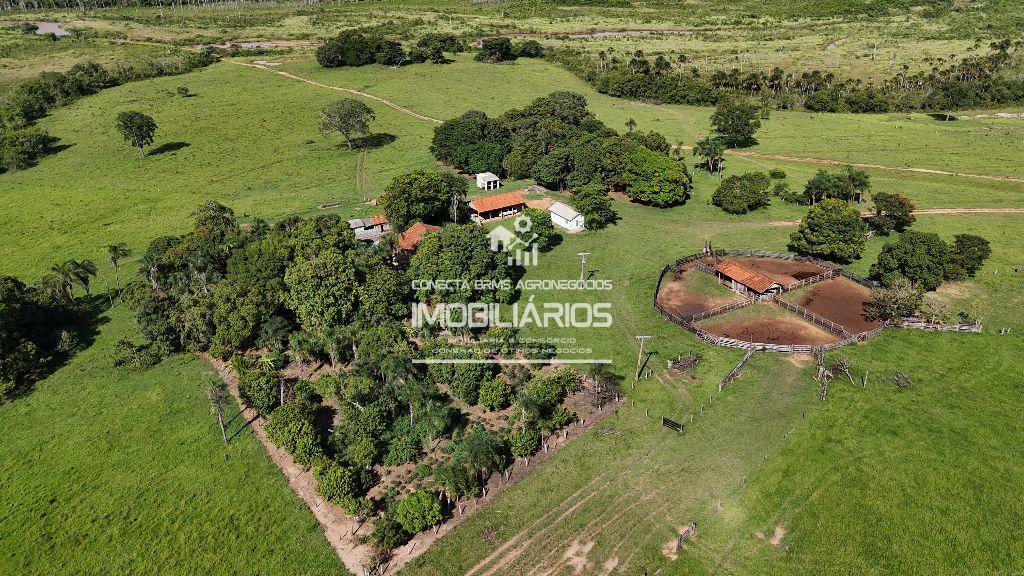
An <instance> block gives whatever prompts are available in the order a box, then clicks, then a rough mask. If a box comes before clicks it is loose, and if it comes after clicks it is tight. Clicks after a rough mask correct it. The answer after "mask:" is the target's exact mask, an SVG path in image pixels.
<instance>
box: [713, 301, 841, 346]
mask: <svg viewBox="0 0 1024 576" xmlns="http://www.w3.org/2000/svg"><path fill="white" fill-rule="evenodd" d="M747 308H754V306H748V307H747ZM772 308H775V310H776V312H774V313H768V314H763V315H760V316H756V315H752V314H750V313H749V312H745V310H746V309H741V310H739V311H738V312H742V314H734V313H726V314H723V315H721V316H715V317H713V318H710V319H709V320H707V321H704V322H698V323H697V325H698V326H699V327H700V328H702V329H704V330H707V331H708V332H710V333H712V334H714V335H715V336H722V337H724V338H735V339H736V340H744V341H746V342H759V343H763V344H805V345H808V346H818V345H821V344H832V343H834V342H838V341H839V340H840V337H839V336H838V335H836V334H833V333H831V332H827V331H825V330H823V329H821V328H818V327H817V326H815V325H814V324H811V323H810V322H806V321H804V320H803V319H801V318H799V317H797V316H793V315H791V314H789V313H788V312H785V311H783V310H780V309H778V308H776V307H775V306H772Z"/></svg>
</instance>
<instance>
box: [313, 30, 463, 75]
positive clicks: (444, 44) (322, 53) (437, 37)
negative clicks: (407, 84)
mask: <svg viewBox="0 0 1024 576" xmlns="http://www.w3.org/2000/svg"><path fill="white" fill-rule="evenodd" d="M466 50H467V46H466V43H465V41H463V40H460V39H459V38H458V37H457V36H455V35H454V34H448V33H430V34H425V35H424V36H422V37H421V38H420V39H419V40H418V41H417V42H416V45H415V46H413V47H411V48H409V50H406V49H405V48H404V47H403V46H402V44H401V43H399V42H396V41H394V40H389V39H387V38H385V37H384V36H381V35H378V34H370V33H368V34H364V33H363V32H360V31H359V30H345V31H344V32H341V33H340V34H338V35H337V36H335V37H334V38H331V39H329V40H328V41H327V42H325V43H324V44H323V45H322V46H321V47H320V48H317V51H316V60H317V62H319V63H320V65H321V66H323V67H325V68H337V67H342V66H366V65H368V64H380V65H381V66H403V65H406V64H419V63H423V62H433V63H434V64H445V63H448V62H450V60H448V58H447V57H446V56H445V53H446V52H451V53H459V52H464V51H466Z"/></svg>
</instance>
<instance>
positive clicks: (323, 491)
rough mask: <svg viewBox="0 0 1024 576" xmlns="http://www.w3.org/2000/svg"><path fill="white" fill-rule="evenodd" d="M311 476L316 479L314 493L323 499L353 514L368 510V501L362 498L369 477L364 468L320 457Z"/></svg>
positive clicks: (367, 485) (363, 512)
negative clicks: (344, 464) (343, 464)
mask: <svg viewBox="0 0 1024 576" xmlns="http://www.w3.org/2000/svg"><path fill="white" fill-rule="evenodd" d="M313 478H314V479H315V480H316V493H317V494H319V495H320V497H321V498H323V499H324V500H326V501H328V502H330V503H331V504H335V505H337V506H340V507H342V508H343V509H344V510H345V511H346V512H348V513H349V514H353V515H359V514H365V513H367V512H368V511H369V510H368V509H367V502H368V501H367V500H366V499H365V498H362V496H363V494H365V493H366V490H367V488H368V487H369V478H368V477H367V473H366V471H365V470H361V469H359V468H356V467H355V466H342V465H340V464H338V463H337V462H335V461H333V460H328V459H321V460H320V461H318V462H317V464H316V465H315V466H314V467H313Z"/></svg>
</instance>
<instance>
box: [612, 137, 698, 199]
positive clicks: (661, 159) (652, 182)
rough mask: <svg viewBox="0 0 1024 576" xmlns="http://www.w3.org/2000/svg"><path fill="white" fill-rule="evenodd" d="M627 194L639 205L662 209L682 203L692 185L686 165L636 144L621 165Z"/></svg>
mask: <svg viewBox="0 0 1024 576" xmlns="http://www.w3.org/2000/svg"><path fill="white" fill-rule="evenodd" d="M622 169H623V172H622V180H621V181H622V183H623V185H624V188H625V192H626V195H627V196H629V197H630V198H632V199H633V200H635V201H637V202H640V203H641V204H650V205H652V206H658V207H661V208H664V207H667V206H675V205H677V204H683V203H685V202H686V200H687V199H689V197H690V190H691V189H692V188H693V184H692V183H691V181H690V175H689V173H688V172H687V171H686V166H685V165H684V164H683V163H682V162H678V161H676V160H673V159H672V158H669V157H668V156H665V155H664V154H659V153H657V152H654V151H652V150H649V149H648V148H646V147H644V146H635V147H633V149H632V150H631V151H630V152H629V154H627V155H626V157H625V158H624V161H623V166H622Z"/></svg>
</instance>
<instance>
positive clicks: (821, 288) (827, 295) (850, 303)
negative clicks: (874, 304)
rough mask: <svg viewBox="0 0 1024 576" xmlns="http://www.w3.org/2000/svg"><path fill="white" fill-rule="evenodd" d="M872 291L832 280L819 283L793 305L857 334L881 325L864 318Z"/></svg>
mask: <svg viewBox="0 0 1024 576" xmlns="http://www.w3.org/2000/svg"><path fill="white" fill-rule="evenodd" d="M870 300H871V291H870V290H868V289H867V288H866V287H865V286H862V285H860V284H858V283H856V282H854V281H853V280H850V279H849V278H843V277H839V278H831V279H829V280H825V281H823V282H818V283H817V284H814V285H813V286H811V289H810V290H808V291H807V292H805V293H803V294H801V296H800V298H799V299H798V300H796V303H797V304H799V305H800V306H803V307H804V308H807V309H808V310H810V311H811V312H814V313H815V314H817V315H819V316H821V317H823V318H827V319H829V320H831V321H833V322H835V323H836V324H839V325H841V326H842V327H843V328H846V330H847V331H848V332H851V333H853V334H857V333H860V332H866V331H868V330H874V329H875V328H878V327H879V326H881V325H882V323H881V322H878V321H877V320H868V319H867V317H866V312H867V303H868V302H869V301H870Z"/></svg>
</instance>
